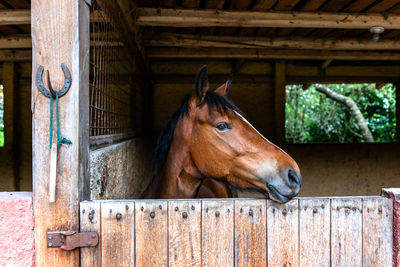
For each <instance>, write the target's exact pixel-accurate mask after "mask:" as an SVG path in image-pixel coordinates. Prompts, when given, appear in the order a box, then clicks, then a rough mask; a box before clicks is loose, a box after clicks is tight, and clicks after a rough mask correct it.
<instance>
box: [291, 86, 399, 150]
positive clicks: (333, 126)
mask: <svg viewBox="0 0 400 267" xmlns="http://www.w3.org/2000/svg"><path fill="white" fill-rule="evenodd" d="M375 86H376V85H375V84H368V83H364V84H330V85H328V87H329V88H330V89H332V90H334V91H335V92H337V93H340V94H342V95H344V96H348V97H351V98H352V99H353V100H354V101H355V102H356V104H357V106H358V107H359V109H360V111H361V112H362V114H363V115H364V118H365V120H366V121H367V123H368V127H369V129H370V130H371V132H372V135H373V136H374V139H375V141H376V142H393V141H395V140H396V136H395V135H396V89H395V87H394V86H393V84H386V85H385V86H384V87H382V88H380V89H376V88H375ZM285 113H286V114H285V116H286V118H285V127H286V142H288V143H357V142H363V141H364V140H363V138H362V136H361V134H360V130H359V128H358V125H357V123H356V121H355V119H354V117H353V116H352V115H351V114H350V113H349V112H348V111H347V109H346V108H345V107H344V106H343V105H342V104H339V103H337V102H336V101H334V100H332V99H330V98H328V97H326V96H325V95H324V94H323V93H320V92H318V91H317V90H316V89H315V87H314V85H311V86H310V87H309V88H308V89H307V90H303V88H302V85H288V86H286V105H285Z"/></svg>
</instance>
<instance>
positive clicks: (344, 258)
mask: <svg viewBox="0 0 400 267" xmlns="http://www.w3.org/2000/svg"><path fill="white" fill-rule="evenodd" d="M361 212H362V202H361V199H359V198H358V199H350V198H349V199H346V198H335V199H331V266H362V214H361Z"/></svg>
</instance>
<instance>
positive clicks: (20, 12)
mask: <svg viewBox="0 0 400 267" xmlns="http://www.w3.org/2000/svg"><path fill="white" fill-rule="evenodd" d="M30 23H31V10H29V9H1V10H0V25H20V24H30Z"/></svg>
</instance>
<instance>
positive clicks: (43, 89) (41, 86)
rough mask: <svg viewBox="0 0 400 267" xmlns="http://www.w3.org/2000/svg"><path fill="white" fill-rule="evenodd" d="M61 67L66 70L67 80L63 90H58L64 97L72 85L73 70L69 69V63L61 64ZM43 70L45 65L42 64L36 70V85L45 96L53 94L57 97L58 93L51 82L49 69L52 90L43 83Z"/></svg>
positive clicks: (48, 78)
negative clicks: (56, 93)
mask: <svg viewBox="0 0 400 267" xmlns="http://www.w3.org/2000/svg"><path fill="white" fill-rule="evenodd" d="M61 69H62V70H63V72H64V77H65V82H64V85H63V87H62V88H61V90H60V91H58V97H62V96H63V95H65V94H66V93H67V92H68V90H69V88H70V87H71V72H70V71H69V69H68V67H67V65H65V64H64V63H62V64H61ZM43 70H44V67H43V66H42V65H40V66H39V68H38V70H37V72H36V86H37V88H38V89H39V91H40V92H41V93H42V94H43V95H44V96H46V97H50V96H52V97H53V98H56V95H55V93H54V90H53V88H52V86H51V83H50V76H49V71H47V80H48V85H49V89H50V90H47V89H46V87H45V86H44V84H43V80H42V76H43Z"/></svg>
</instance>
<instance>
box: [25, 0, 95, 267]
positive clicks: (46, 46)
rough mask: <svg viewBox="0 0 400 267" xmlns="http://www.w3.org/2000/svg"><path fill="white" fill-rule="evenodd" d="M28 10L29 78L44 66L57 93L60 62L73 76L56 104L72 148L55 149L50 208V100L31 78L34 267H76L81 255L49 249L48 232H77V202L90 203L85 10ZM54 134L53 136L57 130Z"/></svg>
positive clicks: (52, 5)
mask: <svg viewBox="0 0 400 267" xmlns="http://www.w3.org/2000/svg"><path fill="white" fill-rule="evenodd" d="M31 7H32V40H33V45H32V48H33V49H32V54H33V57H32V70H33V73H34V74H36V70H37V68H38V66H39V65H43V66H44V68H45V70H49V73H50V79H51V83H52V85H53V87H54V88H55V89H59V88H61V87H62V85H63V84H64V82H65V79H64V75H63V73H62V71H61V68H60V65H61V63H65V64H66V65H67V66H68V68H69V70H70V72H71V77H72V83H71V88H70V89H69V91H68V92H67V94H66V95H64V96H63V97H62V98H60V102H59V106H60V107H59V110H60V113H59V118H60V133H61V135H62V136H64V137H65V138H68V139H69V140H71V141H72V144H69V145H67V144H62V145H61V146H60V149H58V160H57V186H56V197H55V202H54V203H50V202H49V194H48V191H49V190H48V180H49V170H50V149H49V134H50V130H49V129H50V125H49V116H50V114H49V112H50V111H49V101H50V100H49V98H47V97H45V96H44V95H42V94H41V93H40V92H39V90H38V89H37V88H36V84H35V78H34V77H33V81H32V113H33V117H32V145H33V148H32V151H33V155H32V165H33V166H32V168H33V172H32V176H33V209H34V214H35V217H34V220H35V233H34V234H35V255H36V257H35V265H36V266H79V265H80V263H79V250H74V251H63V250H61V249H60V248H48V247H47V238H46V231H66V230H72V231H79V202H80V201H81V200H84V199H88V197H89V194H90V189H89V179H88V177H89V173H88V152H89V114H88V113H89V29H90V27H89V6H88V5H87V4H86V3H85V1H77V0H63V1H53V0H32V1H31ZM43 76H44V77H45V75H43ZM44 80H45V79H44ZM45 84H46V86H47V83H46V82H45ZM53 111H54V112H55V110H53ZM54 116H55V114H54ZM53 118H55V117H53ZM53 123H55V122H53ZM53 125H55V124H53ZM53 130H54V133H53V134H55V126H54V127H53ZM53 138H55V136H53Z"/></svg>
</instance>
